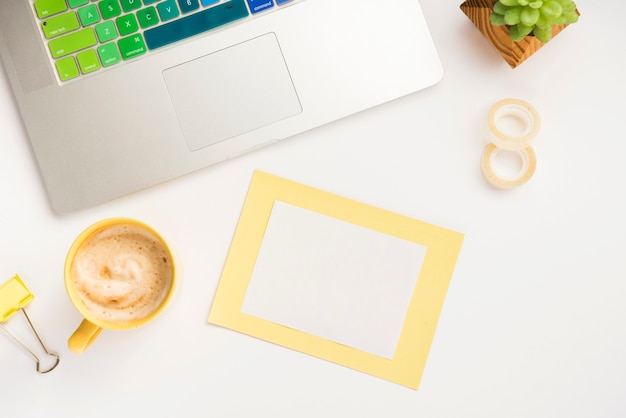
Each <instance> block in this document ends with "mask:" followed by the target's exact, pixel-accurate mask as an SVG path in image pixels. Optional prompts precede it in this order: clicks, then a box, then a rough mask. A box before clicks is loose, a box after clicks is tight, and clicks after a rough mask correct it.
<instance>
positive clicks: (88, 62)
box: [76, 49, 100, 74]
mask: <svg viewBox="0 0 626 418" xmlns="http://www.w3.org/2000/svg"><path fill="white" fill-rule="evenodd" d="M76 58H77V59H78V66H79V67H80V70H81V71H82V72H83V74H87V73H91V72H93V71H96V70H98V69H100V61H98V55H96V51H94V50H93V49H88V50H86V51H83V52H79V53H78V54H76Z"/></svg>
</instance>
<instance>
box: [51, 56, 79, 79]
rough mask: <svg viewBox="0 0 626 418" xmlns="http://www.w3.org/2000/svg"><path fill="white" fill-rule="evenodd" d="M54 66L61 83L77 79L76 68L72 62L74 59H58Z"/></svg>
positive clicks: (74, 62)
mask: <svg viewBox="0 0 626 418" xmlns="http://www.w3.org/2000/svg"><path fill="white" fill-rule="evenodd" d="M55 65H56V67H57V72H58V73H59V78H60V79H61V81H67V80H69V79H71V78H74V77H78V75H79V74H80V73H79V72H78V67H77V66H76V61H74V57H67V58H63V59H60V60H58V61H57V62H56V63H55Z"/></svg>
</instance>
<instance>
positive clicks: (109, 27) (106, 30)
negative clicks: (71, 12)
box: [96, 20, 117, 43]
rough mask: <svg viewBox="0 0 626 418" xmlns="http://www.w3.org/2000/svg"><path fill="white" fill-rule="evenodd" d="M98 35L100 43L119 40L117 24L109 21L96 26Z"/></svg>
mask: <svg viewBox="0 0 626 418" xmlns="http://www.w3.org/2000/svg"><path fill="white" fill-rule="evenodd" d="M96 34H97V35H98V39H99V40H100V42H103V43H104V42H108V41H110V40H111V39H115V38H117V29H115V23H113V22H111V21H110V20H107V21H106V22H102V23H100V24H98V25H96Z"/></svg>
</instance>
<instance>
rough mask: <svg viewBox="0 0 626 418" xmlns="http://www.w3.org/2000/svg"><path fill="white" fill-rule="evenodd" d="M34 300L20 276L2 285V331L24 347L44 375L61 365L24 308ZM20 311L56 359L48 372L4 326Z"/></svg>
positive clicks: (37, 358)
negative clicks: (42, 368)
mask: <svg viewBox="0 0 626 418" xmlns="http://www.w3.org/2000/svg"><path fill="white" fill-rule="evenodd" d="M33 299H34V296H33V294H32V293H30V291H29V290H28V288H27V287H26V285H25V284H24V282H23V281H22V279H20V277H19V276H18V275H15V277H13V278H12V279H10V280H9V281H8V282H6V283H4V284H3V285H1V286H0V329H1V330H3V331H4V332H5V333H6V334H7V335H8V336H9V337H11V338H12V339H13V340H14V341H15V342H16V343H17V344H18V345H19V346H20V347H22V349H24V351H26V352H27V353H28V354H29V355H30V356H31V357H32V358H33V359H34V360H35V361H36V362H37V373H39V374H44V373H48V372H50V371H52V370H53V369H54V368H55V367H56V366H57V365H58V364H59V361H60V358H59V355H58V354H56V353H53V352H50V351H48V349H47V348H46V346H45V345H44V343H43V341H42V340H41V337H40V336H39V334H38V333H37V330H36V329H35V326H34V325H33V323H32V322H31V320H30V318H29V317H28V314H27V313H26V310H25V309H24V307H25V306H26V305H28V304H29V303H30V302H31V301H32V300H33ZM18 311H21V312H22V314H23V315H24V318H26V322H28V325H29V326H30V328H31V329H32V330H33V333H34V334H35V337H37V341H39V344H40V345H41V348H43V351H44V352H45V353H46V355H48V356H50V357H54V358H55V359H56V360H55V362H54V364H53V365H52V366H51V367H49V368H48V369H46V370H41V367H40V363H41V362H40V360H39V357H37V355H36V354H35V353H34V352H33V350H31V349H30V348H28V346H27V345H26V344H25V343H24V342H23V341H21V340H20V339H19V338H18V337H17V336H16V335H15V334H13V333H12V332H11V331H10V330H9V328H7V326H6V325H5V324H4V323H5V322H6V321H7V320H8V319H9V318H11V317H12V316H13V315H14V314H16V313H17V312H18Z"/></svg>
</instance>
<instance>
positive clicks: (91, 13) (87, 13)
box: [78, 4, 100, 26]
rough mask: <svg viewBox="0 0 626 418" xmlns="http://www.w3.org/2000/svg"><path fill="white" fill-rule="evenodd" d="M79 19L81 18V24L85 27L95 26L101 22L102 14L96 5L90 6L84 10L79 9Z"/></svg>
mask: <svg viewBox="0 0 626 418" xmlns="http://www.w3.org/2000/svg"><path fill="white" fill-rule="evenodd" d="M78 17H80V23H82V24H83V26H89V25H93V24H94V23H98V22H99V21H100V14H98V8H97V7H96V5H95V4H90V5H89V6H85V7H83V8H82V9H78Z"/></svg>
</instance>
